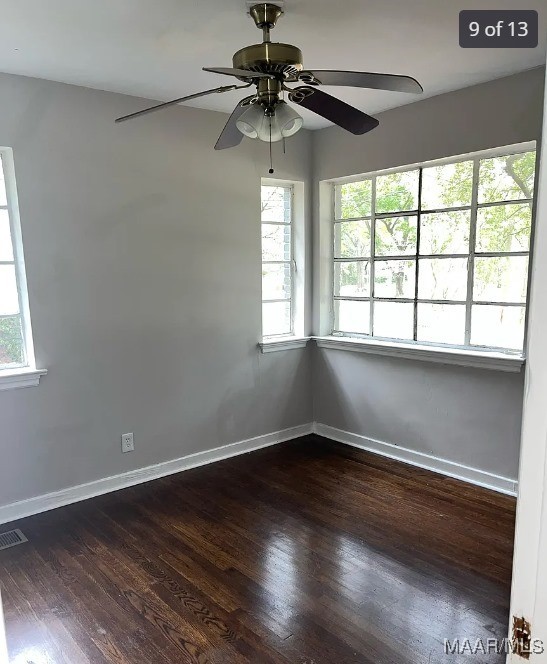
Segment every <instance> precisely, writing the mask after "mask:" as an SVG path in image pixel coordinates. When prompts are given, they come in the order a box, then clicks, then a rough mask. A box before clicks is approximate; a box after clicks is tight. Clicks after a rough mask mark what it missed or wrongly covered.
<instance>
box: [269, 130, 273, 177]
mask: <svg viewBox="0 0 547 664" xmlns="http://www.w3.org/2000/svg"><path fill="white" fill-rule="evenodd" d="M273 172H274V169H273V161H272V118H270V170H269V171H268V173H269V174H270V175H271V174H272V173H273Z"/></svg>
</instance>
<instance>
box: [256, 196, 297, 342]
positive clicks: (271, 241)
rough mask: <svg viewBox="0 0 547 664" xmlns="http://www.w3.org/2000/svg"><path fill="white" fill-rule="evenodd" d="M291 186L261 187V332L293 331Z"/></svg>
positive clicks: (281, 332)
mask: <svg viewBox="0 0 547 664" xmlns="http://www.w3.org/2000/svg"><path fill="white" fill-rule="evenodd" d="M292 194H293V190H292V187H291V186H267V185H263V186H262V197H261V198H262V205H261V209H262V211H261V221H262V335H263V336H264V337H274V336H282V335H290V334H292V332H293V302H292V299H293V298H292V290H293V261H292V258H293V257H292V228H291V224H292Z"/></svg>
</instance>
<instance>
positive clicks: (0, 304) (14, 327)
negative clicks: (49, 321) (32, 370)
mask: <svg viewBox="0 0 547 664" xmlns="http://www.w3.org/2000/svg"><path fill="white" fill-rule="evenodd" d="M0 159H1V168H0V375H1V373H2V370H8V371H9V370H11V369H15V368H18V367H33V366H34V353H33V349H32V341H31V333H30V320H29V313H28V306H27V303H26V282H25V273H24V264H23V256H22V248H21V234H20V228H19V215H18V206H17V192H16V188H15V174H14V168H13V156H12V151H11V149H9V148H0Z"/></svg>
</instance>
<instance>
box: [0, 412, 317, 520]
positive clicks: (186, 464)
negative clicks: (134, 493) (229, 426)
mask: <svg viewBox="0 0 547 664" xmlns="http://www.w3.org/2000/svg"><path fill="white" fill-rule="evenodd" d="M312 432H313V424H312V423H309V424H302V425H300V426H296V427H291V428H290V429H283V430H282V431H275V432H273V433H267V434H264V435H262V436H256V437H255V438H249V439H248V440H242V441H239V442H237V443H231V444H230V445H223V446H222V447H216V448H215V449H212V450H207V451H205V452H196V453H195V454H188V455H187V456H184V457H181V458H180V459H173V460H172V461H165V462H163V463H157V464H154V465H153V466H146V467H145V468H138V469H137V470H130V471H129V472H127V473H121V474H120V475H113V476H111V477H105V478H103V479H100V480H95V481H94V482H87V483H86V484H79V485H77V486H72V487H68V488H66V489H61V491H54V492H53V493H46V494H44V495H42V496H36V497H34V498H29V499H27V500H21V501H18V502H15V503H11V504H9V505H4V506H0V523H7V522H9V521H15V520H16V519H22V518H24V517H27V516H32V515H33V514H39V513H40V512H46V511H47V510H52V509H55V508H57V507H62V506H63V505H70V504H71V503H76V502H78V501H80V500H86V499H87V498H93V497H94V496H100V495H102V494H104V493H110V492H111V491H118V490H119V489H124V488H126V487H130V486H134V485H135V484H141V483H143V482H149V481H150V480H156V479H159V478H160V477H165V476H166V475H172V474H174V473H180V472H182V471H183V470H189V469H190V468H196V467H197V466H204V465H205V464H209V463H214V462H215V461H221V460H222V459H228V458H230V457H234V456H238V455H239V454H245V453H247V452H253V451H254V450H259V449H262V448H263V447H270V446H271V445H277V444H278V443H283V442H285V441H287V440H291V439H293V438H299V437H300V436H305V435H307V434H310V433H312Z"/></svg>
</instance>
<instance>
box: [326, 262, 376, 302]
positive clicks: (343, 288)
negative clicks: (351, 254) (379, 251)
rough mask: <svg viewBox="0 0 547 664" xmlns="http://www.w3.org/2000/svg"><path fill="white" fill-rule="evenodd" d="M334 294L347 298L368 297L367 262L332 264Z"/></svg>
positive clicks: (368, 269) (368, 267)
mask: <svg viewBox="0 0 547 664" xmlns="http://www.w3.org/2000/svg"><path fill="white" fill-rule="evenodd" d="M334 294H335V295H346V296H347V297H369V296H370V264H369V262H368V261H356V262H351V263H350V262H343V263H335V264H334Z"/></svg>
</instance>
